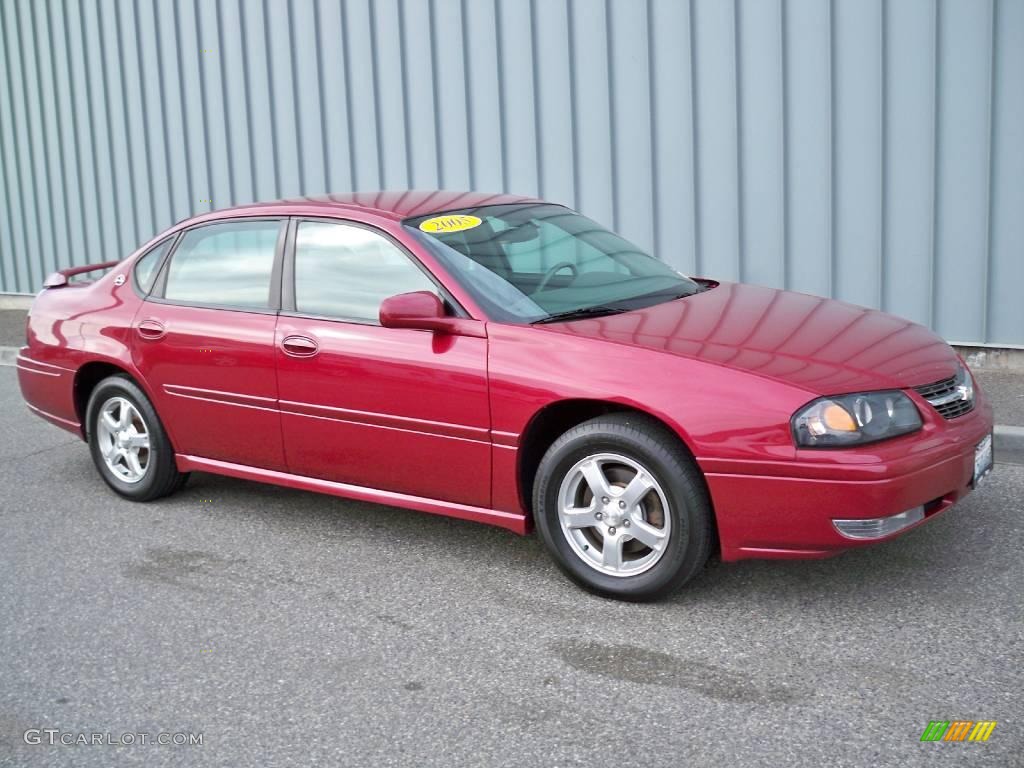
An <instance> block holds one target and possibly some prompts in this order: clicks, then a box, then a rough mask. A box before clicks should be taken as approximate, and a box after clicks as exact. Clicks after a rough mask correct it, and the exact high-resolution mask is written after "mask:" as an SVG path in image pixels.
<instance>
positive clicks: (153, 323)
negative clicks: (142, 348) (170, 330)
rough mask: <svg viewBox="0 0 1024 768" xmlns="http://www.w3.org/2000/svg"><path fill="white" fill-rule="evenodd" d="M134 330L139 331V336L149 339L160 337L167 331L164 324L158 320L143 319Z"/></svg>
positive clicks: (153, 339)
mask: <svg viewBox="0 0 1024 768" xmlns="http://www.w3.org/2000/svg"><path fill="white" fill-rule="evenodd" d="M136 330H137V331H138V332H139V336H141V337H142V338H144V339H148V340H149V341H156V340H157V339H162V338H163V337H164V335H165V334H166V333H167V329H166V328H164V324H163V323H161V322H160V321H159V320H143V321H142V322H141V323H139V325H138V326H137V328H136Z"/></svg>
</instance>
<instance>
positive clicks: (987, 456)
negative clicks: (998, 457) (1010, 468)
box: [971, 435, 992, 486]
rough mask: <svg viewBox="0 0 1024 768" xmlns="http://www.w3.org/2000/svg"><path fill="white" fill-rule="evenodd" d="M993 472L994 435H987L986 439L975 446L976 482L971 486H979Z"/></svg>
mask: <svg viewBox="0 0 1024 768" xmlns="http://www.w3.org/2000/svg"><path fill="white" fill-rule="evenodd" d="M991 471H992V435H986V437H985V439H984V440H982V441H981V442H980V443H978V444H977V445H976V446H974V480H973V481H972V483H971V485H975V486H976V485H977V484H978V483H980V482H981V481H982V480H984V479H985V476H986V475H988V473H989V472H991Z"/></svg>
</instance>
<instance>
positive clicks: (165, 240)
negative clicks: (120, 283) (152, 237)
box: [131, 231, 181, 300]
mask: <svg viewBox="0 0 1024 768" xmlns="http://www.w3.org/2000/svg"><path fill="white" fill-rule="evenodd" d="M180 238H181V232H180V231H178V232H174V233H172V234H170V235H167V237H162V238H160V241H159V242H157V243H155V244H154V245H153V246H152V247H150V248H147V249H146V252H145V253H143V254H142V255H140V256H139V257H137V258H136V259H135V261H133V262H132V269H131V272H132V275H131V284H132V289H133V290H134V291H135V295H136V296H138V297H139V298H140V299H143V300H145V299H147V298H148V297H149V295H150V294H152V293H153V291H154V290H156V287H157V283H159V281H160V273H161V272H162V271H163V268H164V263H165V262H166V261H167V257H168V256H170V255H171V254H172V253H174V249H175V247H177V244H178V240H179V239H180ZM165 244H167V246H168V247H167V251H166V252H165V253H164V255H163V256H161V257H160V261H159V262H158V263H157V265H156V272H155V273H154V275H153V284H152V285H151V286H150V288H149V290H148V291H144V290H142V286H141V285H139V278H138V277H137V276H136V274H135V273H136V270H137V269H138V267H139V262H140V261H142V260H143V259H144V258H146V257H147V256H149V254H151V253H153V251H155V250H156V249H157V248H161V247H163V246H164V245H165Z"/></svg>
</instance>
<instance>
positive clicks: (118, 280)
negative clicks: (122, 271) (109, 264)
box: [114, 275, 124, 285]
mask: <svg viewBox="0 0 1024 768" xmlns="http://www.w3.org/2000/svg"><path fill="white" fill-rule="evenodd" d="M114 285H124V275H118V276H117V277H115V278H114Z"/></svg>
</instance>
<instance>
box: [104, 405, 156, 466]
mask: <svg viewBox="0 0 1024 768" xmlns="http://www.w3.org/2000/svg"><path fill="white" fill-rule="evenodd" d="M96 437H97V440H98V445H99V449H100V454H101V455H102V456H103V463H104V464H105V465H106V467H107V469H108V470H110V472H111V473H112V474H113V475H114V477H116V478H117V479H118V480H121V481H122V482H125V483H132V484H134V483H137V482H139V481H140V480H142V478H144V477H145V476H146V471H147V470H148V469H149V461H150V457H151V453H150V442H149V429H148V428H147V426H146V422H145V421H144V420H143V418H142V414H140V413H139V410H138V408H136V407H135V406H134V405H132V403H131V402H130V401H129V400H128V399H127V398H124V397H111V398H110V399H109V400H107V401H106V402H104V403H103V406H102V407H101V408H100V410H99V415H98V416H97V418H96Z"/></svg>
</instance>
